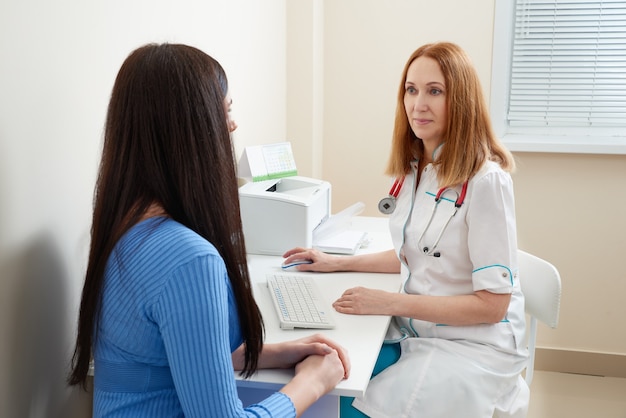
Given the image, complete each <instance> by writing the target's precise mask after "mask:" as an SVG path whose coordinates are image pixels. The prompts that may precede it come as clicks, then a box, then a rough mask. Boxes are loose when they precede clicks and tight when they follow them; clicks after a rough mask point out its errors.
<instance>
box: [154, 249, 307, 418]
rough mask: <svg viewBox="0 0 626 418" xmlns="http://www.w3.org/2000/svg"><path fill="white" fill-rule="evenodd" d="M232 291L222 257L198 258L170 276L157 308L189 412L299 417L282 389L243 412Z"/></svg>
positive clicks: (196, 414) (175, 377) (190, 414)
mask: <svg viewBox="0 0 626 418" xmlns="http://www.w3.org/2000/svg"><path fill="white" fill-rule="evenodd" d="M228 291H229V287H228V276H227V273H226V267H225V265H224V263H223V260H222V259H221V258H220V257H219V256H215V255H204V256H199V257H195V258H193V259H192V260H190V261H189V262H187V263H185V264H183V265H181V266H180V267H179V268H178V269H177V270H175V271H174V272H173V273H172V274H171V277H170V278H169V281H168V283H167V284H166V285H165V286H164V287H163V289H162V294H161V295H160V296H159V298H158V301H157V303H156V305H155V306H154V307H153V308H154V310H153V314H154V319H155V320H156V321H157V322H158V323H159V329H160V332H161V335H162V338H163V343H164V346H165V350H166V352H167V358H168V361H169V363H170V369H171V373H172V377H173V380H174V385H175V386H176V392H177V395H178V397H179V400H180V403H181V405H182V408H183V411H184V414H185V416H186V417H207V416H210V417H245V416H251V417H295V409H294V406H293V404H292V402H291V400H290V399H289V398H288V397H287V396H285V395H284V394H282V393H276V394H274V395H272V396H270V397H269V398H267V399H266V400H264V401H263V402H260V403H259V404H255V405H251V406H250V407H248V408H246V409H245V410H244V408H243V406H242V404H241V401H240V400H239V397H238V395H237V389H236V384H235V378H234V373H233V364H232V359H231V351H230V342H229V329H228V327H229V317H228Z"/></svg>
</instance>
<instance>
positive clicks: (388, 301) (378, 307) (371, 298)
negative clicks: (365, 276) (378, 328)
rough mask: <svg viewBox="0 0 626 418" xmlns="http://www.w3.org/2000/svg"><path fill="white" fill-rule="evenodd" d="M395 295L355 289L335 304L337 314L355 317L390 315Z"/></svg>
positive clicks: (360, 288) (347, 292)
mask: <svg viewBox="0 0 626 418" xmlns="http://www.w3.org/2000/svg"><path fill="white" fill-rule="evenodd" d="M392 298H393V293H389V292H385V291H383V290H376V289H367V288H365V287H353V288H352V289H348V290H346V291H345V292H343V294H342V295H341V297H339V299H337V300H336V301H335V302H334V303H333V308H335V310H336V311H337V312H341V313H344V314H354V315H390V312H391V307H392V306H393V300H392Z"/></svg>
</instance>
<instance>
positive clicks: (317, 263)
mask: <svg viewBox="0 0 626 418" xmlns="http://www.w3.org/2000/svg"><path fill="white" fill-rule="evenodd" d="M283 257H284V258H285V260H283V263H284V264H289V263H292V262H295V261H297V260H310V261H311V263H310V264H300V265H298V266H295V267H294V268H295V269H296V270H298V271H317V272H323V273H329V272H332V271H339V265H338V262H339V261H340V260H339V259H340V258H341V257H337V256H335V255H330V254H326V253H323V252H321V251H318V250H314V249H312V248H302V247H296V248H293V249H291V250H289V251H287V252H286V253H285V254H283Z"/></svg>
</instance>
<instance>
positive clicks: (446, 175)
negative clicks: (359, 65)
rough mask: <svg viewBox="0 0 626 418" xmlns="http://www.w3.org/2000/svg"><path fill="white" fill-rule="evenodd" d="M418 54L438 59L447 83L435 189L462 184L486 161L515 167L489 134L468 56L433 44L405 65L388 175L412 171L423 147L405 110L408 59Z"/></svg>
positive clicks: (507, 168) (488, 122) (447, 44)
mask: <svg viewBox="0 0 626 418" xmlns="http://www.w3.org/2000/svg"><path fill="white" fill-rule="evenodd" d="M419 57H429V58H432V59H434V60H435V61H437V63H438V64H439V68H440V69H441V72H442V73H443V76H444V79H445V83H446V101H447V103H446V105H447V109H448V126H447V127H446V131H445V133H444V143H445V146H444V147H443V148H442V152H441V155H440V157H439V158H438V159H437V161H436V162H435V164H438V165H439V166H440V168H439V174H438V176H439V187H450V186H453V185H456V184H461V183H463V182H464V181H465V180H468V179H470V178H472V176H474V174H476V173H477V172H478V170H480V168H481V167H482V166H483V164H484V163H485V162H486V161H488V160H491V161H495V162H497V163H498V164H500V166H501V167H502V169H504V170H505V171H509V172H510V171H513V170H514V169H515V160H514V159H513V156H512V155H511V153H510V152H509V151H508V150H507V149H506V148H505V147H504V146H503V145H502V143H501V142H500V141H499V140H498V138H497V137H496V136H495V134H494V132H493V129H492V126H491V119H490V118H489V111H488V108H487V105H486V102H485V99H484V96H483V92H482V87H481V85H480V79H479V78H478V74H477V73H476V70H475V69H474V66H473V64H472V62H471V60H470V58H469V57H468V55H467V54H466V53H465V51H463V49H461V47H459V46H458V45H456V44H453V43H450V42H437V43H433V44H426V45H423V46H421V47H419V48H418V49H417V50H415V51H414V52H413V54H411V56H410V57H409V59H408V60H407V62H406V64H405V66H404V70H403V72H402V77H401V80H400V87H399V88H398V95H397V106H396V116H395V124H394V131H393V137H392V149H391V156H390V158H389V163H388V164H387V169H386V174H389V175H391V176H394V177H401V176H403V175H404V174H406V173H408V172H409V171H410V169H411V161H413V160H414V159H416V158H417V159H421V158H422V156H423V155H422V154H423V152H424V146H423V144H422V141H421V140H420V139H418V138H417V137H416V136H415V134H414V133H413V130H412V129H411V127H410V125H409V121H408V118H407V115H406V110H405V108H404V95H405V82H406V76H407V73H408V70H409V67H410V65H411V63H413V61H415V60H416V59H417V58H419Z"/></svg>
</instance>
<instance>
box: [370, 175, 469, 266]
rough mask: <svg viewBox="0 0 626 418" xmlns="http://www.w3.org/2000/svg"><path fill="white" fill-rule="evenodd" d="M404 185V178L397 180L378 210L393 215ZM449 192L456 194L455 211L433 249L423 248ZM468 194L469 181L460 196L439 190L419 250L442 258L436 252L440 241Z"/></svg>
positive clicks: (447, 190)
mask: <svg viewBox="0 0 626 418" xmlns="http://www.w3.org/2000/svg"><path fill="white" fill-rule="evenodd" d="M403 184H404V176H403V177H402V178H400V179H396V180H395V181H394V183H393V185H392V186H391V189H390V190H389V196H387V197H385V198H383V199H381V201H380V202H378V209H379V210H380V211H381V212H382V213H384V214H385V215H388V214H390V213H393V211H394V210H395V209H396V199H397V198H398V195H399V194H400V189H401V188H402V185H403ZM449 192H452V193H455V194H456V199H455V201H454V211H453V212H452V213H451V214H450V216H449V217H448V220H447V221H446V223H445V224H444V225H443V227H442V228H441V231H440V232H439V235H438V236H437V239H436V240H435V242H434V244H433V245H432V246H431V247H429V246H422V239H424V235H426V232H427V231H428V229H429V228H430V224H431V223H432V221H433V218H434V217H435V214H436V213H437V208H438V207H439V203H440V202H441V199H442V197H443V196H444V195H445V194H446V193H449ZM466 194H467V181H465V182H464V183H463V186H462V187H461V193H460V194H459V193H457V192H456V191H455V190H452V189H450V188H447V187H442V188H441V189H439V191H438V192H437V195H436V196H435V205H434V206H433V210H432V212H431V213H430V219H428V223H427V224H426V227H425V228H424V230H423V231H422V234H421V235H420V237H419V239H418V240H417V246H418V248H422V251H423V252H424V254H426V255H431V256H433V257H441V253H440V252H439V251H435V250H436V249H437V246H438V245H439V241H441V237H442V236H443V233H444V232H445V231H446V228H448V225H449V224H450V221H451V220H452V218H453V217H454V215H456V213H457V212H458V211H459V208H460V207H461V206H462V205H463V202H465V195H466Z"/></svg>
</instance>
